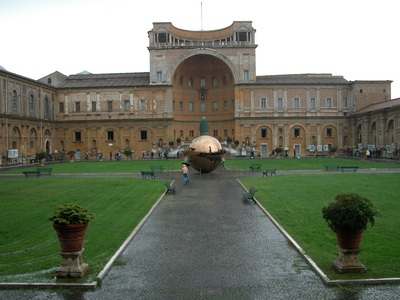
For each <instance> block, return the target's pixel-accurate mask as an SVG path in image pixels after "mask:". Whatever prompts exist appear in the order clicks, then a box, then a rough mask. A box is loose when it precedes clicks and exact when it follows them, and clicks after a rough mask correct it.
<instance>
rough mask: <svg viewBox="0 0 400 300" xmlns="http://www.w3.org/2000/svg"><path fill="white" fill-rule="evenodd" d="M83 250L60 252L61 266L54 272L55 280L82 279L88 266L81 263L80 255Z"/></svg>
mask: <svg viewBox="0 0 400 300" xmlns="http://www.w3.org/2000/svg"><path fill="white" fill-rule="evenodd" d="M84 250H85V249H82V250H80V251H74V252H63V251H62V252H60V255H61V256H62V258H63V260H62V265H61V267H59V268H58V269H57V270H56V276H57V278H68V277H70V278H82V277H83V275H85V273H86V272H87V271H88V269H89V266H88V264H85V263H83V262H82V253H83V251H84Z"/></svg>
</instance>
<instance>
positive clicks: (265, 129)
mask: <svg viewBox="0 0 400 300" xmlns="http://www.w3.org/2000/svg"><path fill="white" fill-rule="evenodd" d="M261 137H262V138H266V137H267V128H261Z"/></svg>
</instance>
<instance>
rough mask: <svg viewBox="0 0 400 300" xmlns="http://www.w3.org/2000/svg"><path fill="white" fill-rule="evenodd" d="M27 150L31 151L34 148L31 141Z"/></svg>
mask: <svg viewBox="0 0 400 300" xmlns="http://www.w3.org/2000/svg"><path fill="white" fill-rule="evenodd" d="M29 148H31V149H33V148H34V143H33V142H32V141H30V142H29Z"/></svg>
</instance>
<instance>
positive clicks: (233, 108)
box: [231, 99, 235, 110]
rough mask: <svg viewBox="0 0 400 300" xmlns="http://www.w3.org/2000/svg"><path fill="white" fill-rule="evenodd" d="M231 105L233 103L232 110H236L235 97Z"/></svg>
mask: <svg viewBox="0 0 400 300" xmlns="http://www.w3.org/2000/svg"><path fill="white" fill-rule="evenodd" d="M231 105H232V110H235V99H232V102H231Z"/></svg>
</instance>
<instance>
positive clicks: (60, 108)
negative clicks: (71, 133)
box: [58, 102, 64, 113]
mask: <svg viewBox="0 0 400 300" xmlns="http://www.w3.org/2000/svg"><path fill="white" fill-rule="evenodd" d="M58 110H59V112H60V113H63V112H64V102H60V103H58Z"/></svg>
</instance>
